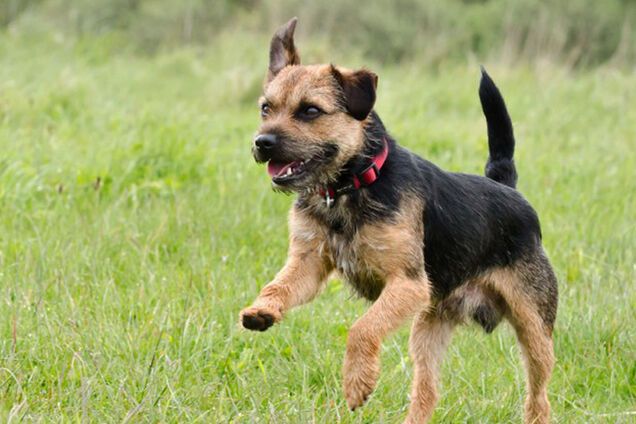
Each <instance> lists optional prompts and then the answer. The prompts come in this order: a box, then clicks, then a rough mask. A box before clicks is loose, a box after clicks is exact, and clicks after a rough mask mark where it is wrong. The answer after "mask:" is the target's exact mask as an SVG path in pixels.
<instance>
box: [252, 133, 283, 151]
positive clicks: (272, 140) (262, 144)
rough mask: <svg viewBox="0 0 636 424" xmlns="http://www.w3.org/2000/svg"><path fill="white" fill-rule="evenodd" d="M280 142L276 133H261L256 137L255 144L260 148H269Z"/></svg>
mask: <svg viewBox="0 0 636 424" xmlns="http://www.w3.org/2000/svg"><path fill="white" fill-rule="evenodd" d="M277 143H278V138H277V137H276V136H275V135H274V134H259V135H257V136H256V138H255V139H254V144H255V145H256V147H257V148H258V149H261V150H268V149H271V148H273V147H274V146H275V145H276V144H277Z"/></svg>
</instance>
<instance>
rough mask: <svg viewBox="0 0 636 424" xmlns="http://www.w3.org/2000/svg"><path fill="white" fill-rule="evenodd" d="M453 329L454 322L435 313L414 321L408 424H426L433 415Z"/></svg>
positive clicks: (421, 315)
mask: <svg viewBox="0 0 636 424" xmlns="http://www.w3.org/2000/svg"><path fill="white" fill-rule="evenodd" d="M454 327H455V323H454V322H452V321H450V320H447V319H445V318H442V317H441V316H440V315H439V314H437V313H436V312H435V311H432V312H422V313H420V315H418V316H417V317H416V318H415V320H414V321H413V327H412V328H411V337H410V341H409V350H410V353H411V357H412V359H413V364H414V368H415V372H414V376H413V387H412V389H411V406H410V408H409V414H408V416H407V418H406V421H405V423H408V424H415V423H423V422H426V421H428V420H429V419H430V417H431V415H432V414H433V410H434V408H435V403H436V402H437V384H438V375H439V371H440V366H441V363H442V358H443V356H444V353H445V352H446V347H447V346H448V343H449V341H450V339H451V334H452V331H453V328H454Z"/></svg>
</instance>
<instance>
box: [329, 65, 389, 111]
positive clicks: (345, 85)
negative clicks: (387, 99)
mask: <svg viewBox="0 0 636 424" xmlns="http://www.w3.org/2000/svg"><path fill="white" fill-rule="evenodd" d="M332 72H333V75H334V77H335V78H336V80H337V81H338V83H339V84H340V86H341V87H342V93H343V95H344V101H345V106H346V107H347V111H348V112H349V114H350V115H351V116H353V117H354V118H356V119H357V120H358V121H363V120H365V119H366V117H367V116H368V115H369V113H370V112H371V110H372V109H373V105H374V104H375V89H376V88H377V86H378V76H377V75H376V74H374V73H373V72H371V71H367V70H366V69H361V70H359V71H353V72H340V71H338V70H337V69H336V68H335V67H332Z"/></svg>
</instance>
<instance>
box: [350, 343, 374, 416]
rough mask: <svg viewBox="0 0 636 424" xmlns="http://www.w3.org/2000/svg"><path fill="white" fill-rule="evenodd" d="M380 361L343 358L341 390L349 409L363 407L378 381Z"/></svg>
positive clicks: (372, 357)
mask: <svg viewBox="0 0 636 424" xmlns="http://www.w3.org/2000/svg"><path fill="white" fill-rule="evenodd" d="M379 375H380V361H379V359H378V358H377V356H371V357H361V356H356V357H350V355H347V358H345V366H344V376H343V389H344V395H345V399H346V400H347V405H348V406H349V409H350V410H352V411H354V410H355V409H356V408H358V407H360V406H362V405H364V403H365V402H366V401H367V399H368V398H369V396H370V395H371V393H372V392H373V390H374V389H375V385H376V383H377V381H378V376H379Z"/></svg>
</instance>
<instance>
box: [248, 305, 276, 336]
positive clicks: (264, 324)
mask: <svg viewBox="0 0 636 424" xmlns="http://www.w3.org/2000/svg"><path fill="white" fill-rule="evenodd" d="M280 318H281V316H280V313H279V312H277V311H275V310H274V309H270V308H265V307H255V306H252V307H250V308H246V309H243V310H242V311H241V315H240V319H241V324H243V327H245V328H247V329H248V330H255V331H265V330H267V329H268V328H269V327H271V326H272V325H273V324H274V323H275V322H277V321H280Z"/></svg>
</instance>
